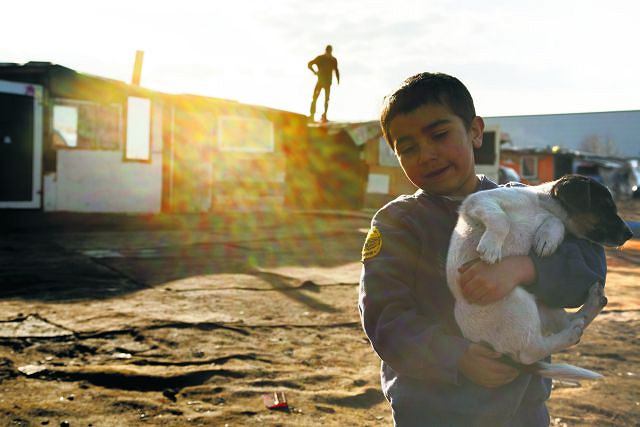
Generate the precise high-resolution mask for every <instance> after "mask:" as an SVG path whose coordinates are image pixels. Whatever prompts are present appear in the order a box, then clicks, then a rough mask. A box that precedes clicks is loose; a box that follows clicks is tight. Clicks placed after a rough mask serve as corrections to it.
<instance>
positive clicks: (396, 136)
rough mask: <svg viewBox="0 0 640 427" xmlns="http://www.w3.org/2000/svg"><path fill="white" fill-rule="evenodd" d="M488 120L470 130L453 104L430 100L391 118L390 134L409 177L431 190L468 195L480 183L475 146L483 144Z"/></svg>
mask: <svg viewBox="0 0 640 427" xmlns="http://www.w3.org/2000/svg"><path fill="white" fill-rule="evenodd" d="M483 130H484V122H483V121H482V118H480V117H475V118H474V119H473V121H472V123H471V127H470V128H469V130H467V129H466V128H465V126H464V122H463V121H462V119H461V118H460V117H458V116H456V115H455V114H454V113H453V112H452V111H451V109H449V107H447V106H445V105H440V104H427V105H423V106H420V107H418V108H417V109H415V110H413V111H411V112H409V113H406V114H399V115H397V116H396V117H394V118H393V119H392V120H391V123H390V125H389V136H390V138H391V140H392V141H391V142H392V143H393V146H394V149H395V152H396V156H397V157H398V160H400V165H401V166H402V169H403V170H404V173H405V174H406V175H407V178H409V180H410V181H411V182H412V183H413V184H414V185H416V186H417V187H419V188H421V189H423V190H424V191H426V192H427V193H429V194H434V195H439V196H466V195H468V194H471V193H472V192H473V191H474V190H475V188H476V185H477V182H478V179H477V177H476V175H475V170H474V166H475V164H474V160H473V148H474V147H475V148H479V147H480V146H481V145H482V132H483Z"/></svg>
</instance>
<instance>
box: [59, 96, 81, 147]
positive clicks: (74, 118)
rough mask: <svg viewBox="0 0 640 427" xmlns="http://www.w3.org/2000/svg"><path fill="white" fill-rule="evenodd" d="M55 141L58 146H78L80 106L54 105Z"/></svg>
mask: <svg viewBox="0 0 640 427" xmlns="http://www.w3.org/2000/svg"><path fill="white" fill-rule="evenodd" d="M53 143H54V145H55V146H56V147H77V146H78V107H70V106H68V105H54V106H53Z"/></svg>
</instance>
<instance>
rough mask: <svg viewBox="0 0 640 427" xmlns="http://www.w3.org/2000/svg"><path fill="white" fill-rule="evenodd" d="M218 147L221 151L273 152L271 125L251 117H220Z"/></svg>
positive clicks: (266, 121)
mask: <svg viewBox="0 0 640 427" xmlns="http://www.w3.org/2000/svg"><path fill="white" fill-rule="evenodd" d="M218 146H219V147H220V149H221V150H222V151H243V152H249V153H269V152H273V151H274V139H273V123H271V122H270V121H269V120H264V119H257V118H252V117H237V116H221V117H219V118H218Z"/></svg>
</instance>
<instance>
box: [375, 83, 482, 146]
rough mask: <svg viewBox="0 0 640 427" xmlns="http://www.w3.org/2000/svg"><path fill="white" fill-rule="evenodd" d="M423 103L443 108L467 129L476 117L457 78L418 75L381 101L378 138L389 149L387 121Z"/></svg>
mask: <svg viewBox="0 0 640 427" xmlns="http://www.w3.org/2000/svg"><path fill="white" fill-rule="evenodd" d="M427 104H440V105H445V106H447V107H449V108H450V109H451V111H453V113H454V114H455V115H456V116H458V117H460V118H461V119H462V122H463V123H464V125H465V127H466V128H467V129H469V128H470V127H471V122H472V121H473V118H474V117H475V116H476V109H475V107H474V106H473V98H471V94H470V93H469V91H468V90H467V88H466V87H465V85H464V84H462V82H461V81H460V80H458V79H456V78H455V77H453V76H450V75H448V74H443V73H420V74H416V75H415V76H411V77H409V78H408V79H406V80H405V81H404V82H402V84H401V85H400V87H399V88H398V89H397V90H396V91H395V92H393V93H392V94H391V95H387V96H385V98H384V104H383V106H382V112H381V113H380V126H381V127H382V135H383V136H384V139H385V140H386V141H387V144H389V146H391V149H392V150H393V142H392V141H391V135H389V125H390V124H391V120H393V118H394V117H396V116H397V115H398V114H406V113H410V112H411V111H413V110H415V109H417V108H418V107H421V106H423V105H427Z"/></svg>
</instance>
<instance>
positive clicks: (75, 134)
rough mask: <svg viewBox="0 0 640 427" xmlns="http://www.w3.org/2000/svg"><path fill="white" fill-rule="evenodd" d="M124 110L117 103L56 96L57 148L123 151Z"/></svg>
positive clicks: (54, 123)
mask: <svg viewBox="0 0 640 427" xmlns="http://www.w3.org/2000/svg"><path fill="white" fill-rule="evenodd" d="M120 111H121V109H120V106H119V105H117V104H111V105H106V104H105V105H103V104H97V103H93V102H88V101H75V100H68V99H56V100H54V105H53V119H52V126H53V144H54V146H55V147H56V148H79V149H95V150H119V149H120V146H121V143H120V141H121V139H122V138H121V125H120V123H121V113H120Z"/></svg>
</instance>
